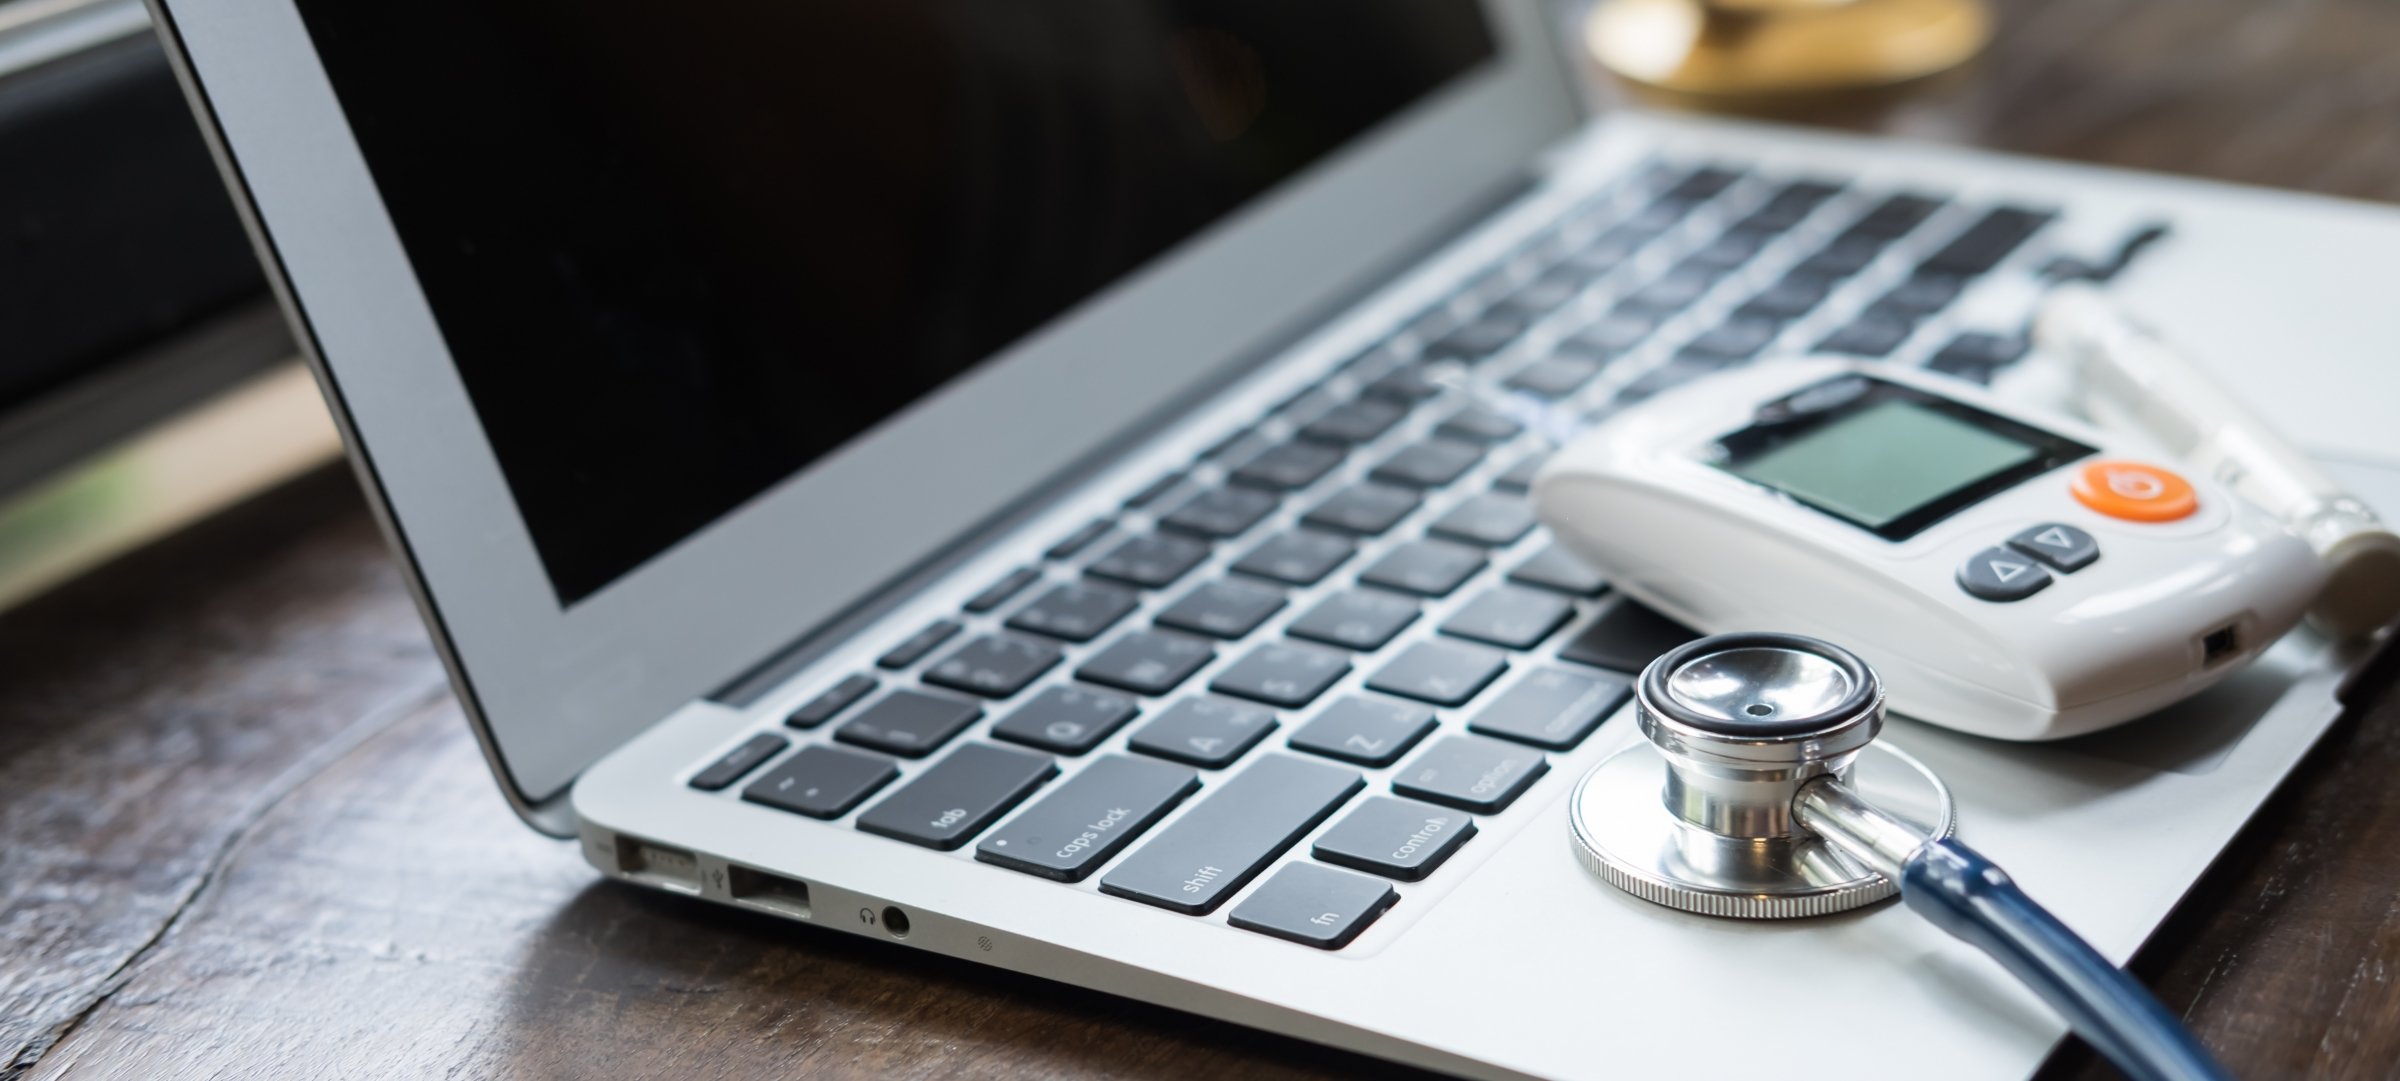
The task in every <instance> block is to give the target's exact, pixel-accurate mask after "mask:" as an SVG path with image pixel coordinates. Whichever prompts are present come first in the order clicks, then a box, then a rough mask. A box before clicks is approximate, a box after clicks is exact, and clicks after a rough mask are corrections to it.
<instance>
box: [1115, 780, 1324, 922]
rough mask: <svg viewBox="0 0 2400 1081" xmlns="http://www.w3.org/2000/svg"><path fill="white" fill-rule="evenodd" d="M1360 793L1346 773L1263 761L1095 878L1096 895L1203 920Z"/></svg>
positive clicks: (1223, 785) (1228, 782)
mask: <svg viewBox="0 0 2400 1081" xmlns="http://www.w3.org/2000/svg"><path fill="white" fill-rule="evenodd" d="M1364 787H1366V782H1365V781H1363V780H1361V779H1360V778H1359V775H1358V774H1357V773H1356V772H1355V771H1352V770H1346V769H1342V768H1340V767H1338V766H1329V765H1326V764H1324V763H1321V762H1310V761H1306V760H1304V759H1299V758H1294V757H1292V756H1290V755H1284V754H1276V755H1268V756H1266V757H1264V758H1261V759H1259V760H1258V761H1256V762H1254V763H1252V764H1251V765H1250V768H1248V769H1245V770H1243V771H1242V772H1241V773H1239V774H1236V775H1235V776H1234V777H1233V779H1232V780H1229V781H1226V782H1225V783H1224V784H1222V785H1220V786H1218V788H1217V790H1216V791H1215V792H1213V793H1210V794H1209V796H1208V797H1207V798H1206V799H1204V800H1202V801H1201V802H1200V804H1199V805H1198V806H1195V807H1193V808H1192V810H1191V813H1189V814H1186V815H1184V816H1183V817H1182V818H1179V819H1177V820H1176V821H1175V823H1174V824H1173V825H1170V826H1168V827H1167V828H1166V830H1165V831H1164V832H1162V833H1160V834H1159V835H1158V836H1156V837H1153V838H1151V839H1150V841H1149V843H1147V844H1144V845H1143V846H1142V847H1141V848H1140V849H1139V850H1138V851H1136V852H1134V854H1133V855H1131V856H1128V857H1126V859H1125V862H1124V863H1123V864H1120V865H1119V866H1118V867H1117V869H1116V870H1114V871H1110V872H1109V873H1108V875H1107V877H1105V878H1102V879H1101V880H1100V892H1102V893H1112V894H1115V895H1117V896H1119V897H1129V898H1132V899H1133V900H1136V901H1141V902H1144V903H1147V904H1153V905H1157V906H1159V907H1160V908H1167V909H1173V910H1174V911H1177V912H1181V913H1185V914H1187V915H1193V916H1198V915H1203V914H1205V913H1207V912H1209V911H1211V910H1213V909H1215V908H1216V907H1217V906H1218V905H1220V904H1223V903H1224V902H1225V899H1226V898H1228V897H1231V896H1233V894H1234V891H1236V890H1239V889H1241V888H1242V886H1243V885H1244V884H1246V883H1248V882H1249V881H1250V880H1251V879H1252V878H1255V877H1257V876H1258V872H1260V871H1261V870H1264V869H1265V868H1266V866H1267V864H1269V863H1272V862H1274V859H1275V857H1277V856H1280V855H1282V854H1283V851H1284V850H1285V849H1287V848H1290V847H1291V846H1292V842H1294V841H1297V840H1299V839H1300V835H1301V834H1304V833H1307V832H1308V831H1309V830H1310V829H1313V828H1315V826H1316V824H1317V823H1319V822H1323V821H1324V820H1325V817H1326V816H1327V815H1330V814H1332V813H1333V811H1334V809H1335V808H1337V807H1340V806H1341V805H1342V801H1343V800H1346V799H1349V798H1350V796H1351V794H1352V793H1355V792H1357V791H1358V790H1359V789H1361V788H1364Z"/></svg>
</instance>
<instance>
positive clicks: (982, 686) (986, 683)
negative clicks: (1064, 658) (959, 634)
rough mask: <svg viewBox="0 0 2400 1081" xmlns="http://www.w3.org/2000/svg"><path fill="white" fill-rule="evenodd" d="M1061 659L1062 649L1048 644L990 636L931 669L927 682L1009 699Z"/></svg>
mask: <svg viewBox="0 0 2400 1081" xmlns="http://www.w3.org/2000/svg"><path fill="white" fill-rule="evenodd" d="M1058 660H1059V652H1058V647H1057V646H1054V645H1051V644H1050V643H1048V642H1041V641H1036V640H1034V639H1031V638H1020V637H1017V636H1016V635H1013V634H987V635H984V636H983V637H981V638H977V639H975V640H974V641H972V642H969V643H967V644H966V645H963V646H960V647H959V648H958V651H957V652H955V653H952V654H951V655H949V656H948V657H945V658H943V659H942V662H941V663H940V664H936V665H934V666H933V667H932V668H930V669H927V670H926V672H925V682H927V683H931V684H933V685H934V686H936V687H948V688H950V689H951V690H954V691H965V692H967V693H968V694H980V695H982V696H984V697H985V698H1006V697H1008V696H1009V695H1012V694H1015V693H1017V692H1018V691H1021V690H1024V689H1025V685H1026V684H1028V683H1031V682H1033V681H1034V680H1035V679H1036V678H1039V677H1040V676H1041V674H1042V673H1044V672H1047V671H1049V670H1050V669H1051V667H1052V666H1054V665H1056V664H1057V663H1058Z"/></svg>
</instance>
